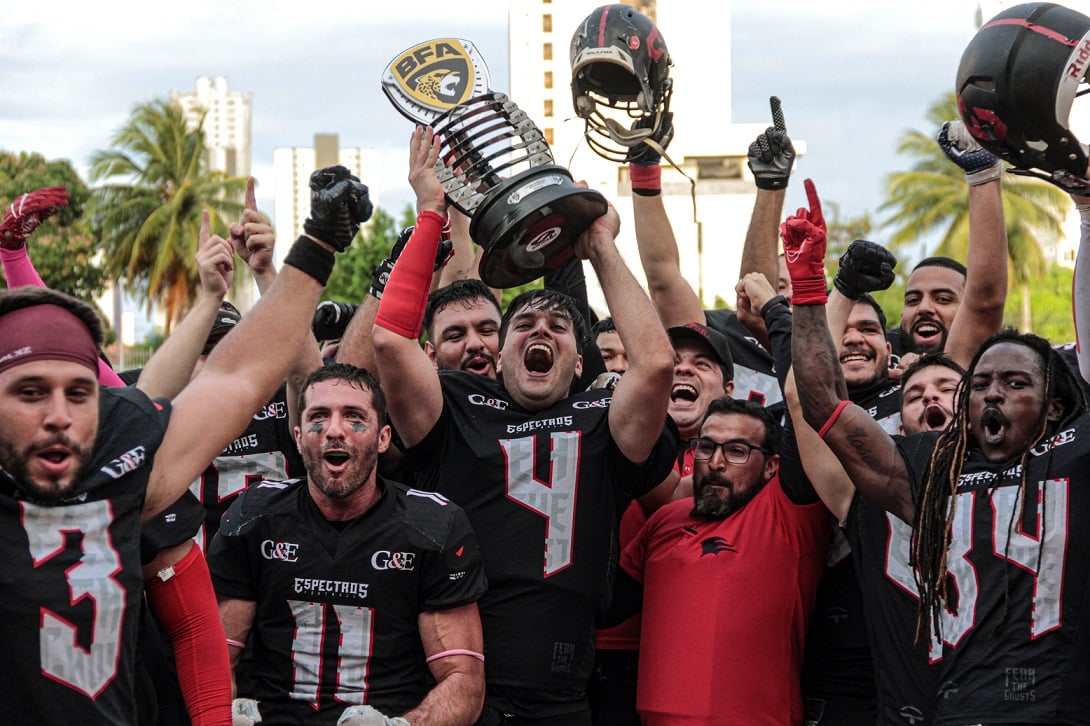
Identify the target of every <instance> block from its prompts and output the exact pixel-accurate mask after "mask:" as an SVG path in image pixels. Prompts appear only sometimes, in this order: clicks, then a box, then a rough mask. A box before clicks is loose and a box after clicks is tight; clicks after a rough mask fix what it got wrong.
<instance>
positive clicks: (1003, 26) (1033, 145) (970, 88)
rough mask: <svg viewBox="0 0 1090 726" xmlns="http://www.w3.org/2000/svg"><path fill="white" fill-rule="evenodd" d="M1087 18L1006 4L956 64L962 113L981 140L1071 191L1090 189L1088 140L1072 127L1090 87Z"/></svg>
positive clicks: (1041, 5)
mask: <svg viewBox="0 0 1090 726" xmlns="http://www.w3.org/2000/svg"><path fill="white" fill-rule="evenodd" d="M1088 68H1090V18H1088V17H1087V16H1085V15H1083V14H1082V13H1078V12H1076V11H1074V10H1071V9H1070V8H1066V7H1063V6H1062V5H1056V4H1054V3H1046V2H1035V3H1025V4H1022V5H1016V6H1014V7H1011V8H1008V9H1007V10H1004V11H1003V12H1001V13H999V14H998V15H996V16H995V17H994V18H992V19H991V20H989V21H988V22H987V23H985V24H984V25H983V26H982V27H981V28H980V30H979V31H977V34H976V35H975V36H974V37H973V39H972V40H971V41H970V42H969V45H968V47H966V49H965V52H964V54H963V55H962V57H961V64H960V65H959V66H958V74H957V88H956V91H957V101H958V112H959V114H960V115H961V120H962V122H963V123H964V124H965V128H966V129H968V130H969V133H971V134H972V135H973V137H974V138H976V139H977V141H979V142H980V145H981V146H983V147H984V148H985V149H987V150H988V151H990V152H992V153H993V154H995V155H996V156H999V157H1000V158H1002V159H1003V160H1005V161H1007V162H1009V163H1010V164H1012V165H1013V167H1014V168H1012V169H1011V170H1010V171H1011V172H1012V173H1015V174H1026V175H1030V176H1036V177H1038V178H1040V179H1044V180H1045V181H1048V182H1051V183H1053V184H1055V185H1057V186H1059V187H1061V188H1063V189H1064V190H1066V191H1068V192H1074V193H1080V194H1086V193H1087V191H1088V189H1090V180H1088V179H1087V170H1086V166H1087V158H1088V157H1087V155H1088V149H1087V146H1086V145H1085V144H1082V143H1080V142H1079V140H1078V139H1077V138H1075V135H1074V134H1073V133H1072V132H1071V130H1070V128H1069V119H1070V115H1071V107H1072V105H1073V104H1074V101H1075V98H1076V96H1081V95H1083V94H1084V93H1086V92H1087V90H1090V89H1088V88H1087V87H1086V71H1087V69H1088Z"/></svg>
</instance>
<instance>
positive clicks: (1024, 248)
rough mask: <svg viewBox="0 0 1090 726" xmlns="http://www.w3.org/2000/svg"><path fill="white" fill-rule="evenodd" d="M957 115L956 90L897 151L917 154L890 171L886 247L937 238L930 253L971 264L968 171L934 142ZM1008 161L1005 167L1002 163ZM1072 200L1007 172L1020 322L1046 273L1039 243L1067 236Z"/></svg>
mask: <svg viewBox="0 0 1090 726" xmlns="http://www.w3.org/2000/svg"><path fill="white" fill-rule="evenodd" d="M956 118H958V112H957V100H956V98H955V96H954V94H953V93H948V94H946V95H945V96H943V97H942V98H941V99H939V100H938V101H937V102H936V103H935V104H934V105H932V106H931V108H930V109H929V110H928V112H927V119H928V121H929V122H930V123H931V124H932V129H931V130H930V133H923V132H921V131H909V132H908V133H906V134H905V136H904V137H903V138H902V139H901V142H900V144H899V146H898V152H899V153H902V154H905V155H907V156H909V157H912V158H914V159H915V160H916V161H915V162H914V163H913V165H912V168H911V169H910V170H909V171H903V172H896V173H894V174H891V175H889V177H888V181H887V191H888V194H889V198H888V200H887V201H886V202H885V203H883V204H882V206H881V211H886V212H889V213H890V215H889V217H888V218H887V219H886V220H885V221H884V222H883V227H884V228H887V229H891V230H892V234H891V235H890V237H889V242H888V246H889V247H890V249H893V250H898V249H904V248H905V247H906V246H908V245H909V244H913V243H918V242H920V241H921V240H925V239H928V238H929V237H932V236H935V235H937V236H938V244H937V246H936V247H935V248H934V250H933V251H932V252H931V253H930V254H934V255H943V256H946V257H952V258H954V259H956V260H959V261H961V262H965V260H966V255H967V250H968V244H969V201H968V197H969V193H968V184H967V182H966V181H965V175H964V173H963V172H962V170H961V169H960V168H958V167H957V166H956V165H955V164H953V163H951V162H950V160H949V159H947V158H946V155H945V154H944V153H943V152H942V150H941V149H940V148H939V146H938V144H937V143H936V141H935V137H936V136H937V135H938V132H939V129H940V128H941V127H942V124H943V123H944V122H946V121H949V120H952V119H956ZM1004 166H1006V164H1004ZM1070 206H1071V200H1070V198H1069V197H1068V196H1067V194H1065V193H1064V192H1063V191H1061V190H1060V189H1058V188H1057V187H1055V186H1053V185H1051V184H1048V183H1046V182H1042V181H1039V180H1037V179H1033V178H1030V177H1024V176H1016V175H1013V174H1004V175H1003V216H1004V219H1005V222H1006V228H1007V244H1008V256H1009V269H1010V275H1011V278H1012V279H1013V280H1014V281H1015V282H1016V284H1017V285H1018V286H1019V287H1021V288H1022V294H1021V298H1022V301H1023V308H1022V310H1023V315H1022V325H1021V327H1022V328H1024V329H1026V328H1027V327H1028V326H1029V325H1030V324H1031V315H1030V307H1029V303H1028V300H1029V298H1028V295H1029V294H1030V291H1029V284H1030V281H1031V280H1034V279H1038V278H1040V277H1041V276H1043V275H1044V274H1045V271H1046V262H1045V256H1044V253H1043V252H1042V250H1041V241H1042V240H1045V239H1051V238H1056V237H1058V236H1059V235H1060V234H1061V230H1062V223H1063V217H1064V215H1065V213H1066V211H1067V210H1068V209H1069V208H1070Z"/></svg>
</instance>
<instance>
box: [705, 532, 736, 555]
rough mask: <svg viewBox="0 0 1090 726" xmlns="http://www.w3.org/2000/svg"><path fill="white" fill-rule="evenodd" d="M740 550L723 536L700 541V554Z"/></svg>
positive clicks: (716, 553)
mask: <svg viewBox="0 0 1090 726" xmlns="http://www.w3.org/2000/svg"><path fill="white" fill-rule="evenodd" d="M737 551H738V550H737V549H736V548H735V546H734V545H732V544H731V543H730V542H728V541H726V540H725V539H723V538H722V537H708V538H707V539H706V540H704V541H703V542H701V543H700V556H701V557H704V556H705V555H718V554H719V553H720V552H737Z"/></svg>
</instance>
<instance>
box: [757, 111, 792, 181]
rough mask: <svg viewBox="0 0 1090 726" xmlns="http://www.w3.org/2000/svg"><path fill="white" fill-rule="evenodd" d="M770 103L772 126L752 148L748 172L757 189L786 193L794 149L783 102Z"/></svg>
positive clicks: (758, 138) (759, 137)
mask: <svg viewBox="0 0 1090 726" xmlns="http://www.w3.org/2000/svg"><path fill="white" fill-rule="evenodd" d="M769 103H770V105H771V106H772V124H773V125H772V126H769V127H768V128H767V129H765V131H764V133H763V134H761V135H760V136H758V137H757V138H756V140H754V142H753V143H752V144H750V145H749V170H750V171H752V172H753V177H754V179H755V180H756V182H757V188H758V189H786V188H787V180H788V179H789V178H790V177H791V167H792V166H794V165H795V147H794V146H792V145H791V139H790V138H789V137H788V136H787V125H786V124H785V123H784V120H783V110H782V109H781V108H780V99H778V98H777V97H775V96H773V97H772V98H771V99H769Z"/></svg>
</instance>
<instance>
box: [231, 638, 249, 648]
mask: <svg viewBox="0 0 1090 726" xmlns="http://www.w3.org/2000/svg"><path fill="white" fill-rule="evenodd" d="M227 645H229V646H231V647H232V648H245V647H246V644H245V643H240V642H238V641H237V640H232V639H231V638H228V639H227Z"/></svg>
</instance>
